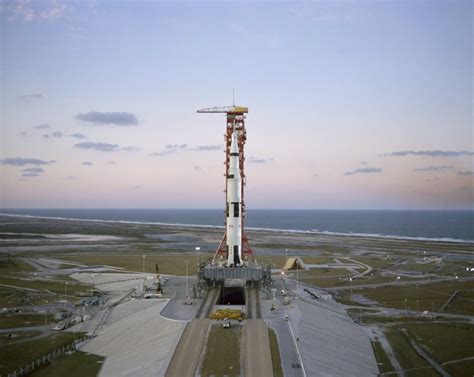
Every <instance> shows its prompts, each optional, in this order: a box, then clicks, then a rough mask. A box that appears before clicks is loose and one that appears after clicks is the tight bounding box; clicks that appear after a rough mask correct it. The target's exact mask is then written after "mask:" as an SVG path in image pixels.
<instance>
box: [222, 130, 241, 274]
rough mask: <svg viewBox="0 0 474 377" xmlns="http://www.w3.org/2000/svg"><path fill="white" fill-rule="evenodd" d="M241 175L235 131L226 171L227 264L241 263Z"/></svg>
mask: <svg viewBox="0 0 474 377" xmlns="http://www.w3.org/2000/svg"><path fill="white" fill-rule="evenodd" d="M241 187H242V177H241V176H240V160H239V146H238V142H237V131H236V130H234V132H233V133H232V141H231V144H230V156H229V170H228V172H227V211H226V212H227V219H226V231H227V251H228V253H227V255H228V257H227V266H228V267H232V266H233V267H237V266H241V265H242V188H241Z"/></svg>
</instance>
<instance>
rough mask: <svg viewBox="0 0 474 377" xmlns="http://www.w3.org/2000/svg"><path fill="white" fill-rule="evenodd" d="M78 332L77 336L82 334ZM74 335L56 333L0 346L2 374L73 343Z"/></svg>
mask: <svg viewBox="0 0 474 377" xmlns="http://www.w3.org/2000/svg"><path fill="white" fill-rule="evenodd" d="M82 335H83V334H82V333H76V337H79V336H82ZM73 340H74V335H73V334H71V333H55V334H52V335H49V336H47V337H44V338H39V339H33V340H31V341H25V342H21V343H15V344H7V345H4V346H2V347H0V355H1V357H0V375H2V376H3V375H6V374H7V373H9V372H13V371H14V370H15V369H18V368H20V367H23V366H25V365H26V363H30V362H32V361H33V360H36V359H38V358H40V357H43V356H44V355H47V354H48V353H49V352H52V351H53V350H56V349H58V348H60V347H63V346H66V345H68V344H70V343H72V342H73Z"/></svg>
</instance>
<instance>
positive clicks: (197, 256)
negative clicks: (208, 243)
mask: <svg viewBox="0 0 474 377" xmlns="http://www.w3.org/2000/svg"><path fill="white" fill-rule="evenodd" d="M200 250H201V248H200V247H199V246H196V265H198V266H199V251H200Z"/></svg>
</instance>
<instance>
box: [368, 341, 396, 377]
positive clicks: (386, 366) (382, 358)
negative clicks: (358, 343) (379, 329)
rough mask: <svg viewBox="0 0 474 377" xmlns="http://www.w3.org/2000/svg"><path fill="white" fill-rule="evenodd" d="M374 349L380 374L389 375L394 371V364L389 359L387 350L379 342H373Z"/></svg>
mask: <svg viewBox="0 0 474 377" xmlns="http://www.w3.org/2000/svg"><path fill="white" fill-rule="evenodd" d="M371 343H372V349H373V350H374V355H375V359H376V360H377V363H378V367H379V372H380V373H387V372H392V371H394V368H393V366H392V363H391V362H390V359H389V358H388V356H387V354H386V353H385V350H384V349H383V347H382V345H381V344H380V342H379V341H374V340H372V341H371Z"/></svg>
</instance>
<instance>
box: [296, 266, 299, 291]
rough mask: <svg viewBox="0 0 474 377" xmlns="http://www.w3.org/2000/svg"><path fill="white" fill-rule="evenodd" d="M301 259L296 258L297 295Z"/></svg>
mask: <svg viewBox="0 0 474 377" xmlns="http://www.w3.org/2000/svg"><path fill="white" fill-rule="evenodd" d="M299 265H300V261H299V259H296V296H298V272H299Z"/></svg>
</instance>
